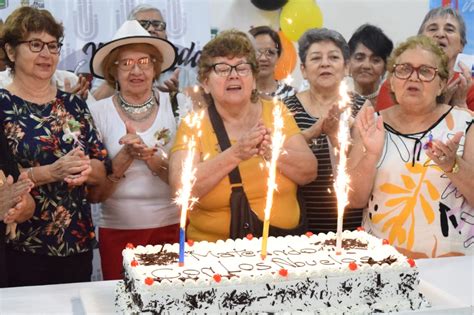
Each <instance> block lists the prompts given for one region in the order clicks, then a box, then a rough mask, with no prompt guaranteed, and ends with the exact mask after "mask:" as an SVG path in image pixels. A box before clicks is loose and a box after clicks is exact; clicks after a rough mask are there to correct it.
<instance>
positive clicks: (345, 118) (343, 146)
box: [334, 82, 351, 255]
mask: <svg viewBox="0 0 474 315" xmlns="http://www.w3.org/2000/svg"><path fill="white" fill-rule="evenodd" d="M339 95H340V96H341V100H340V101H339V108H340V109H344V108H345V109H344V111H343V112H342V113H341V116H340V118H339V131H338V134H337V138H338V140H339V163H338V165H337V177H336V182H335V183H334V188H335V189H336V195H337V231H336V254H337V255H340V254H341V251H342V249H341V248H342V221H343V217H344V208H345V207H346V205H347V203H348V200H347V193H348V181H349V177H348V176H347V175H346V164H347V149H348V148H349V142H350V126H349V119H350V117H351V108H350V106H347V105H348V104H349V102H350V97H349V95H348V94H347V86H346V84H345V83H344V82H342V83H341V85H340V87H339Z"/></svg>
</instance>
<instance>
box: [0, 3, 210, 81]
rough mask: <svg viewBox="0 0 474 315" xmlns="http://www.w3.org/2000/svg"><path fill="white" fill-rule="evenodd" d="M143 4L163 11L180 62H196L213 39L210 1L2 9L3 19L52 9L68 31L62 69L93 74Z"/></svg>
mask: <svg viewBox="0 0 474 315" xmlns="http://www.w3.org/2000/svg"><path fill="white" fill-rule="evenodd" d="M141 3H147V4H150V5H153V6H155V7H157V8H159V9H161V11H162V13H163V16H164V19H165V21H166V22H167V33H168V39H169V40H170V41H171V42H173V43H174V44H177V46H178V47H179V51H180V55H181V58H179V60H178V63H179V64H186V63H194V61H195V59H196V58H195V57H198V56H196V53H197V52H198V50H200V48H201V47H202V46H203V44H205V43H206V42H207V41H208V40H209V39H210V31H209V29H210V24H209V13H210V10H209V2H208V0H147V1H144V0H42V1H38V0H36V1H32V0H31V1H29V0H8V1H7V5H6V7H4V8H2V9H0V18H2V19H3V20H5V19H6V17H7V16H8V15H9V14H10V13H11V12H12V11H13V10H14V9H16V8H17V7H18V6H20V5H22V4H30V5H36V6H38V7H41V8H44V9H47V10H49V11H50V12H51V13H52V14H53V16H54V17H55V18H57V19H58V20H60V21H61V22H62V23H63V25H64V28H65V36H64V41H63V43H64V46H63V49H62V51H61V60H60V63H59V65H58V68H59V69H65V70H71V71H74V72H76V73H81V72H89V60H90V57H91V56H92V54H93V53H94V51H95V50H96V49H97V48H98V47H99V46H100V45H101V43H104V42H107V41H109V40H111V39H112V37H113V35H114V33H115V31H116V30H117V29H118V28H119V27H120V25H122V23H123V22H124V21H125V20H126V19H127V16H128V14H129V12H130V11H131V10H132V9H133V8H134V7H135V6H136V5H138V4H141ZM191 12H192V13H193V14H190V13H191Z"/></svg>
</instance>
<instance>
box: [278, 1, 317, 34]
mask: <svg viewBox="0 0 474 315" xmlns="http://www.w3.org/2000/svg"><path fill="white" fill-rule="evenodd" d="M322 26H323V14H322V12H321V9H320V8H319V6H318V5H317V4H316V3H315V2H314V0H290V1H289V2H288V3H287V4H286V5H285V6H284V7H283V9H282V10H281V14H280V28H281V30H282V31H283V32H284V33H285V35H286V36H287V37H288V38H289V39H291V40H292V41H297V40H298V39H299V38H300V37H301V35H303V33H304V32H306V31H307V30H308V29H310V28H320V27H322Z"/></svg>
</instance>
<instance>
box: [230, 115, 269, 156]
mask: <svg viewBox="0 0 474 315" xmlns="http://www.w3.org/2000/svg"><path fill="white" fill-rule="evenodd" d="M265 136H267V137H265ZM268 139H269V137H268V130H267V128H265V125H264V124H263V123H262V122H261V121H259V122H258V123H257V124H256V125H255V126H254V127H253V128H252V129H250V130H249V131H248V132H246V133H245V134H243V135H242V136H241V137H240V139H239V140H238V141H237V143H235V144H233V145H232V147H231V148H232V150H233V152H234V156H235V157H236V158H238V159H239V160H241V161H245V160H248V159H250V158H251V157H253V156H254V155H256V154H259V152H261V153H263V154H264V152H266V150H267V148H266V147H267V146H268V144H267V143H266V142H265V141H268ZM262 145H263V146H264V148H262V150H260V147H261V146H262Z"/></svg>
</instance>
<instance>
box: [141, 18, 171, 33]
mask: <svg viewBox="0 0 474 315" xmlns="http://www.w3.org/2000/svg"><path fill="white" fill-rule="evenodd" d="M137 21H138V23H140V25H141V26H142V27H143V28H144V29H146V30H147V29H148V28H149V27H150V25H151V26H153V28H154V29H156V30H157V31H165V30H166V23H165V22H163V21H160V20H137Z"/></svg>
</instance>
